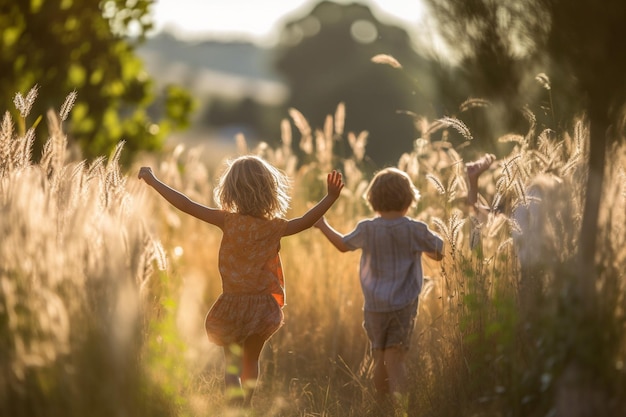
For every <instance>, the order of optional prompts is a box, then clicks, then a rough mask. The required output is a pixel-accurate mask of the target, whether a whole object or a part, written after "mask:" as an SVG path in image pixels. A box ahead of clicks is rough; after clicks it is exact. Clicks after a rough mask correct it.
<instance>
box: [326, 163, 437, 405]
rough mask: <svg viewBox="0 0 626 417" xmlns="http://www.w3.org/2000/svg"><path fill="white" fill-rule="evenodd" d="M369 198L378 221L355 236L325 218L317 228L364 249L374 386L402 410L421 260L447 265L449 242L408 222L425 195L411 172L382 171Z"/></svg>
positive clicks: (362, 225) (346, 247)
mask: <svg viewBox="0 0 626 417" xmlns="http://www.w3.org/2000/svg"><path fill="white" fill-rule="evenodd" d="M365 197H366V199H367V202H368V204H369V205H370V206H371V208H372V209H373V210H374V211H375V212H376V213H377V216H376V217H374V218H371V219H366V220H362V221H360V222H359V223H358V224H357V226H356V228H355V229H354V230H353V231H352V232H350V233H348V234H347V235H342V234H341V233H339V232H338V231H336V230H335V229H333V228H332V227H331V226H330V225H329V224H328V223H327V221H326V219H325V218H322V219H320V220H319V221H318V222H317V223H316V224H315V227H317V228H318V229H320V230H321V231H322V233H324V235H325V236H326V237H327V238H328V240H329V241H330V242H331V243H332V244H333V245H334V246H335V247H336V248H337V249H339V250H340V251H341V252H346V251H352V250H356V249H361V250H362V254H361V263H360V270H359V276H360V280H361V288H362V290H363V296H364V300H365V304H364V307H363V310H364V322H363V327H364V328H365V331H366V333H367V336H368V339H369V341H370V347H371V349H372V356H373V359H374V376H373V382H374V387H375V388H376V391H377V393H378V394H379V395H378V396H379V399H384V398H386V397H387V396H388V395H389V394H391V397H392V401H393V402H394V404H395V405H396V406H402V405H403V404H404V405H405V406H406V401H407V393H406V365H405V358H406V354H407V350H408V348H409V343H410V340H411V333H412V331H413V326H414V323H415V318H416V317H417V307H418V297H419V294H420V292H421V290H422V284H423V272H422V262H421V256H422V254H425V255H427V256H428V257H430V258H432V259H434V260H437V261H439V260H441V259H442V258H443V240H442V239H441V238H440V237H439V236H438V235H436V234H435V233H433V232H432V231H431V230H430V229H429V228H428V226H427V225H426V224H425V223H423V222H420V221H416V220H413V219H410V218H408V217H406V214H407V212H408V210H409V208H410V207H412V206H413V205H414V204H415V203H417V201H418V199H419V192H418V191H417V189H415V186H414V185H413V183H412V181H411V179H410V178H409V176H408V175H407V174H406V173H405V172H403V171H401V170H399V169H396V168H385V169H383V170H382V171H380V172H378V173H377V174H376V175H375V176H374V178H373V179H372V181H371V182H370V184H369V186H368V189H367V191H366V194H365Z"/></svg>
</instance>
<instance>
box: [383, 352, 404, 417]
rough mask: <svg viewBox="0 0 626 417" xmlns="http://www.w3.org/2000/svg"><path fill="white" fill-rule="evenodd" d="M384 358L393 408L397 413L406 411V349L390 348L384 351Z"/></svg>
mask: <svg viewBox="0 0 626 417" xmlns="http://www.w3.org/2000/svg"><path fill="white" fill-rule="evenodd" d="M384 356H385V368H386V369H387V374H388V375H389V390H390V391H391V396H392V401H393V404H394V407H395V408H396V410H397V411H406V410H407V407H408V395H407V386H406V384H407V378H406V363H405V358H406V349H404V348H403V347H402V346H392V347H390V348H387V349H385V353H384Z"/></svg>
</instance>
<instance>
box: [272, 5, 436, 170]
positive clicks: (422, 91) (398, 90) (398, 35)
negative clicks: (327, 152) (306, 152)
mask: <svg viewBox="0 0 626 417" xmlns="http://www.w3.org/2000/svg"><path fill="white" fill-rule="evenodd" d="M378 54H387V55H390V56H392V57H393V58H395V59H396V60H397V61H398V62H399V63H401V65H402V66H403V69H402V70H400V69H398V68H393V67H392V66H388V65H380V64H376V63H374V62H372V58H373V57H374V56H376V55H378ZM428 65H429V64H428V61H426V60H425V59H423V58H422V57H420V56H419V55H418V54H417V53H416V52H415V50H414V49H413V48H412V46H411V40H410V38H409V36H408V34H407V33H406V31H404V30H403V29H400V28H398V27H394V26H389V25H385V24H382V23H381V22H379V21H378V20H377V19H376V18H375V17H374V16H373V15H372V13H371V11H370V10H369V9H368V8H367V7H366V6H363V5H360V4H356V3H353V4H347V5H344V4H336V3H333V2H329V1H323V2H321V3H319V4H318V5H316V6H315V7H314V8H313V10H312V11H311V12H310V13H309V14H308V15H307V16H304V17H302V18H299V19H296V20H294V21H291V22H289V23H287V24H286V26H285V28H284V29H283V31H282V34H281V38H280V43H279V45H278V46H277V48H276V68H277V69H278V71H279V72H280V73H281V74H283V75H284V76H285V77H286V80H287V84H288V85H289V87H290V91H291V96H290V98H289V101H288V104H287V105H288V106H289V107H294V108H296V109H297V110H299V111H300V112H301V113H302V114H303V115H304V116H305V117H306V118H307V119H308V120H309V122H310V124H311V125H312V127H313V128H316V127H321V126H323V123H324V118H325V117H326V115H328V114H332V113H333V112H334V111H335V108H336V107H337V105H338V104H339V103H341V102H343V103H345V107H346V121H345V122H346V123H345V129H346V130H347V131H353V132H361V131H364V130H365V131H368V132H369V137H368V146H367V154H368V155H369V157H370V158H372V159H373V160H374V161H375V162H376V163H377V164H378V165H384V164H395V163H397V161H398V158H399V157H400V155H401V154H402V153H403V152H406V151H410V150H411V149H412V146H413V141H414V140H415V139H416V130H415V127H414V122H413V120H412V118H411V117H410V116H408V115H406V114H404V112H405V111H412V112H415V113H419V114H424V115H433V114H434V109H433V107H432V106H431V102H432V101H433V100H432V94H434V92H435V91H436V88H435V86H434V82H433V81H432V79H431V77H430V72H429V68H428ZM341 146H343V147H344V148H347V145H346V144H343V145H342V144H341V143H340V145H339V146H338V147H337V148H338V149H340V148H341Z"/></svg>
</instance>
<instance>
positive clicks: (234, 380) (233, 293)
mask: <svg viewBox="0 0 626 417" xmlns="http://www.w3.org/2000/svg"><path fill="white" fill-rule="evenodd" d="M139 179H143V180H144V181H145V182H146V183H147V184H148V185H150V186H151V187H153V188H154V189H155V190H156V191H157V192H158V193H159V194H160V195H161V196H163V198H165V199H166V200H167V201H168V202H169V203H170V204H172V205H173V206H174V207H176V208H178V209H179V210H181V211H183V212H185V213H187V214H190V215H192V216H194V217H196V218H198V219H200V220H203V221H205V222H207V223H210V224H213V225H215V226H217V227H219V228H220V229H221V230H222V232H223V237H222V242H221V246H220V250H219V271H220V275H221V277H222V294H221V295H220V296H219V298H218V299H217V300H216V301H215V303H214V304H213V306H212V307H211V309H210V311H209V313H208V314H207V317H206V320H205V328H206V332H207V335H208V337H209V340H210V341H211V342H213V343H215V344H217V345H219V346H222V347H223V349H224V358H225V373H224V382H225V387H226V395H227V396H228V397H230V398H231V399H232V400H233V402H235V403H243V404H245V405H249V404H250V401H251V398H252V394H253V393H254V388H255V385H256V380H257V378H258V375H259V363H258V361H259V356H260V354H261V351H262V349H263V346H264V345H265V342H266V341H267V340H268V339H269V338H270V336H271V335H272V334H274V333H275V332H276V331H277V330H278V329H279V328H280V327H281V325H282V324H283V318H284V316H283V311H282V307H283V306H284V305H285V289H284V278H283V271H282V265H281V261H280V256H279V253H278V252H279V249H280V239H281V238H282V237H283V236H289V235H293V234H296V233H299V232H301V231H303V230H305V229H308V228H310V227H311V226H313V225H314V224H315V222H316V221H317V220H319V219H320V218H321V217H322V216H323V215H324V213H326V211H327V210H328V209H329V208H330V207H331V206H332V204H333V203H334V202H335V201H336V200H337V198H338V197H339V194H340V192H341V189H342V188H343V185H344V184H343V181H342V178H341V174H340V173H338V172H336V171H332V172H331V173H329V174H328V176H327V188H328V192H327V194H326V196H325V197H324V198H323V199H322V200H320V201H319V202H318V203H317V205H315V206H314V207H313V208H311V209H310V210H309V211H307V212H306V213H305V214H304V215H303V216H302V217H298V218H295V219H292V220H286V219H284V218H283V217H282V216H283V215H284V214H285V212H286V211H287V208H288V207H289V200H290V199H289V196H288V194H287V191H288V188H289V180H288V178H287V177H286V175H285V174H284V173H283V172H281V171H279V170H278V169H276V168H275V167H273V166H271V165H270V164H268V163H267V162H265V161H264V160H262V159H261V158H259V157H256V156H242V157H239V158H237V159H235V160H234V161H231V162H230V163H229V165H228V167H227V169H226V171H225V172H224V174H223V175H222V176H221V178H220V180H219V184H218V186H217V188H216V189H215V190H214V194H215V201H216V202H217V204H218V206H219V208H210V207H206V206H204V205H202V204H200V203H197V202H195V201H192V200H190V199H189V198H188V197H187V196H185V195H184V194H182V193H180V192H178V191H176V190H174V189H173V188H170V187H169V186H167V185H166V184H164V183H162V182H161V181H159V180H158V179H157V178H156V177H155V176H154V174H153V173H152V169H151V168H149V167H142V168H141V169H140V170H139Z"/></svg>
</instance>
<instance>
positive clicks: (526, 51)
mask: <svg viewBox="0 0 626 417" xmlns="http://www.w3.org/2000/svg"><path fill="white" fill-rule="evenodd" d="M425 2H426V4H427V6H428V8H429V13H430V14H431V15H432V16H433V17H434V18H435V20H436V30H437V32H439V33H440V34H441V36H442V37H443V39H444V40H445V41H447V43H448V45H449V48H447V54H441V53H437V52H436V51H435V52H434V53H433V56H434V58H435V59H438V60H440V61H442V66H443V67H447V68H448V70H447V72H443V73H441V88H442V98H443V100H444V109H445V111H446V112H447V113H448V114H451V115H456V116H458V117H462V118H463V120H464V122H465V123H466V124H467V125H468V126H469V127H470V129H471V130H472V132H474V135H475V136H476V137H478V138H481V139H482V142H481V146H482V147H483V148H484V151H489V152H496V153H497V148H496V145H497V139H498V138H499V137H500V136H502V135H503V134H505V133H510V132H511V131H517V132H525V131H526V130H527V129H528V122H527V120H526V118H525V117H524V114H523V111H522V109H524V108H526V107H530V108H531V109H532V110H533V111H534V112H535V116H536V117H537V122H538V123H539V124H540V125H541V124H543V125H544V126H548V127H551V128H554V127H555V124H558V123H559V121H558V120H554V118H553V114H552V112H545V111H544V109H545V108H546V107H547V106H545V105H544V103H542V101H543V100H544V98H545V90H544V89H542V88H541V85H540V84H539V83H537V82H536V81H535V77H536V75H537V74H538V73H540V72H542V71H543V70H544V69H543V67H542V65H543V64H544V62H542V61H541V60H540V59H538V56H537V55H536V51H537V49H538V44H540V43H542V42H544V41H545V39H546V37H547V31H548V27H547V25H546V24H545V20H544V19H545V16H546V15H545V14H542V13H530V12H529V10H533V4H536V3H537V2H536V0H526V1H525V2H520V1H517V0H498V1H489V0H464V1H455V0H452V1H450V0H425ZM472 98H478V99H484V100H487V101H488V102H489V103H490V106H489V111H484V108H474V109H471V107H470V110H463V111H464V114H463V115H462V116H461V115H460V114H459V112H460V110H459V107H460V106H461V105H462V103H464V102H465V101H467V100H468V99H472ZM569 102H571V101H568V103H569Z"/></svg>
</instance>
